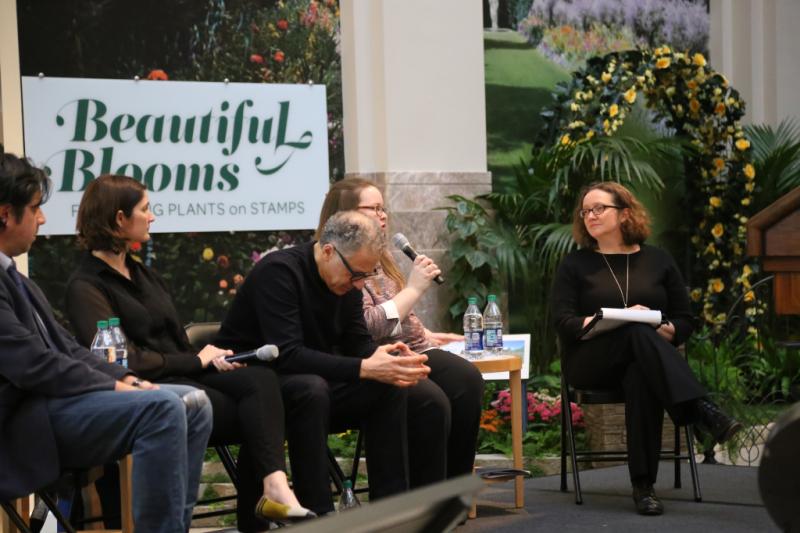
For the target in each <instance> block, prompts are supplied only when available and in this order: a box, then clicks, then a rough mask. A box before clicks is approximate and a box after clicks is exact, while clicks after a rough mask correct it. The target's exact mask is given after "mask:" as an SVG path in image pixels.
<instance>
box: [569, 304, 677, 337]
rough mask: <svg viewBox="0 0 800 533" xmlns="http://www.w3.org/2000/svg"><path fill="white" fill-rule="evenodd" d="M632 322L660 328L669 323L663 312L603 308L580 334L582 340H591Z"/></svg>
mask: <svg viewBox="0 0 800 533" xmlns="http://www.w3.org/2000/svg"><path fill="white" fill-rule="evenodd" d="M630 322H641V323H643V324H650V325H651V326H653V327H654V328H658V327H659V326H661V324H664V323H666V322H667V319H666V317H665V316H664V314H663V313H662V312H661V311H643V310H641V309H613V308H606V307H604V308H602V309H600V311H598V312H597V313H596V314H595V315H594V317H592V320H590V321H589V323H588V324H586V326H585V327H584V328H583V329H582V330H581V332H580V333H578V338H580V339H581V340H587V339H591V338H593V337H596V336H597V335H601V334H603V333H605V332H607V331H611V330H612V329H616V328H618V327H620V326H624V325H625V324H628V323H630Z"/></svg>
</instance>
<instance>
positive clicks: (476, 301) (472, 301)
mask: <svg viewBox="0 0 800 533" xmlns="http://www.w3.org/2000/svg"><path fill="white" fill-rule="evenodd" d="M467 301H468V302H469V303H470V304H476V303H478V299H477V298H470V299H469V300H467Z"/></svg>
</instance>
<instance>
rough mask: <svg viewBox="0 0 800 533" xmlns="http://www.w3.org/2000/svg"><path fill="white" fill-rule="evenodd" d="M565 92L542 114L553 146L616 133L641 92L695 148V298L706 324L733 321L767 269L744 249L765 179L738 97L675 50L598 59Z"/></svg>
mask: <svg viewBox="0 0 800 533" xmlns="http://www.w3.org/2000/svg"><path fill="white" fill-rule="evenodd" d="M556 91H557V94H556V95H555V96H556V104H554V105H553V106H551V107H549V108H546V109H545V110H544V111H543V112H542V116H543V118H544V119H545V121H546V123H547V127H546V131H551V132H554V138H552V139H550V143H551V145H553V146H560V145H566V144H569V145H572V144H574V143H580V142H583V141H585V140H587V139H590V138H592V137H593V136H595V135H598V136H611V135H613V134H614V132H615V131H616V130H617V127H618V126H619V125H620V124H622V122H623V120H624V119H625V116H626V114H628V113H629V112H630V111H631V107H632V105H633V104H634V103H635V102H636V100H637V98H638V96H639V95H642V96H643V97H644V104H645V106H646V107H647V108H649V109H651V110H652V111H653V112H654V114H655V119H654V120H655V121H663V122H664V124H665V125H666V127H667V128H669V129H670V130H671V131H674V132H675V134H676V135H679V136H681V137H683V138H684V139H686V140H687V143H691V145H694V147H695V151H694V154H693V155H692V156H690V157H686V158H685V159H684V167H685V187H686V205H687V209H686V213H685V222H686V223H685V225H684V227H683V228H682V230H683V231H684V232H685V233H686V234H688V235H691V242H692V244H693V246H694V252H695V260H694V264H693V276H692V279H691V282H692V285H693V287H692V291H691V297H692V300H693V301H694V302H696V303H697V304H698V305H702V311H701V314H702V316H703V317H704V318H705V319H706V320H707V321H709V322H716V321H720V320H724V319H725V311H726V310H727V307H728V305H729V304H730V303H731V302H732V297H733V296H734V295H738V294H741V293H744V292H746V290H747V289H749V288H750V281H749V278H750V277H751V276H752V275H753V274H755V273H756V272H757V270H758V266H757V262H756V261H755V260H754V259H748V258H747V257H746V256H745V253H744V252H745V246H744V245H745V223H746V222H747V220H748V218H749V217H750V216H751V215H752V214H753V208H754V206H753V204H752V202H753V194H754V190H755V185H756V182H755V169H754V168H753V165H752V163H751V152H752V149H751V148H750V142H749V141H748V140H747V139H746V138H745V137H744V132H743V130H742V126H741V124H740V119H741V118H742V116H743V115H744V102H742V101H741V99H740V98H739V93H738V91H736V90H735V89H733V88H732V87H730V86H729V85H728V81H727V80H726V79H725V76H723V75H722V74H719V73H717V72H714V71H713V70H711V69H710V68H707V64H706V59H705V57H704V56H703V55H702V54H700V53H695V54H691V53H688V52H676V51H673V50H672V49H670V47H668V46H663V47H659V48H656V49H655V50H653V51H650V50H646V49H640V50H631V51H627V52H619V53H613V54H609V55H607V56H604V57H598V58H594V59H590V60H589V61H587V66H586V68H585V69H582V70H580V71H578V72H575V73H574V75H573V78H572V80H570V81H569V82H566V83H560V84H558V86H557V87H556Z"/></svg>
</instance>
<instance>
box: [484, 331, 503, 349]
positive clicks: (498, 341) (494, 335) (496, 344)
mask: <svg viewBox="0 0 800 533" xmlns="http://www.w3.org/2000/svg"><path fill="white" fill-rule="evenodd" d="M484 336H485V338H484V340H485V342H486V347H487V348H502V347H503V328H488V329H487V330H486V331H485V332H484Z"/></svg>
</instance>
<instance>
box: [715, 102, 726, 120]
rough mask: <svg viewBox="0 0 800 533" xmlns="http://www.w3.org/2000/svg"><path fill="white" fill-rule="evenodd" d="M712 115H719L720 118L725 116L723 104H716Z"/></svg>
mask: <svg viewBox="0 0 800 533" xmlns="http://www.w3.org/2000/svg"><path fill="white" fill-rule="evenodd" d="M714 113H716V114H717V115H719V116H721V117H722V116H725V104H723V103H722V102H720V103H719V104H717V107H716V108H714Z"/></svg>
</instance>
